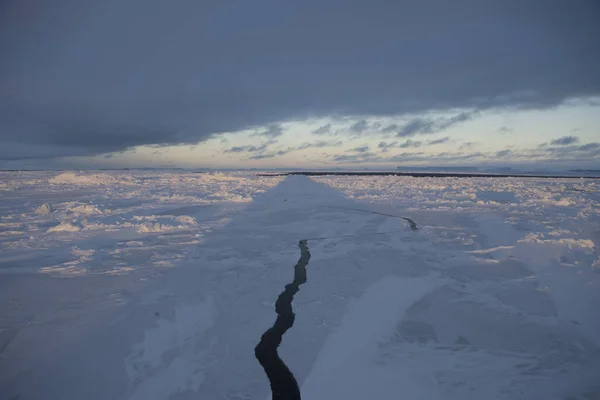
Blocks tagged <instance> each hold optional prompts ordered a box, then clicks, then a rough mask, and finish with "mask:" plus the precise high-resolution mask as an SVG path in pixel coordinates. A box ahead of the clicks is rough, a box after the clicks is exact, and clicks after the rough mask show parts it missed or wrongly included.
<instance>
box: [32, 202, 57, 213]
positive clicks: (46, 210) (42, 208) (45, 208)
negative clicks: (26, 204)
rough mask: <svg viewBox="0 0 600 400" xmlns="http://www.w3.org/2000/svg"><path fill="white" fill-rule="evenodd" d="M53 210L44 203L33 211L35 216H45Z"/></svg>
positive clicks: (49, 205)
mask: <svg viewBox="0 0 600 400" xmlns="http://www.w3.org/2000/svg"><path fill="white" fill-rule="evenodd" d="M52 211H54V210H53V208H52V205H51V204H50V203H44V204H42V205H41V206H39V207H38V208H36V209H35V213H36V214H41V215H46V214H50V213H51V212H52Z"/></svg>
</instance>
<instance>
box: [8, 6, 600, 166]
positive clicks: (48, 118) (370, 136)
mask: <svg viewBox="0 0 600 400" xmlns="http://www.w3.org/2000/svg"><path fill="white" fill-rule="evenodd" d="M599 21H600V2H598V1H597V0H575V1H574V0H562V1H560V0H518V1H516V0H505V1H498V0H495V1H486V0H453V1H447V0H433V1H426V0H421V1H389V0H368V1H367V0H365V1H361V0H358V1H342V0H303V1H297V2H286V1H281V0H254V1H228V0H220V1H216V0H204V1H197V0H177V1H165V0H161V1H158V0H102V1H97V0H56V1H47V0H4V1H2V2H0V57H1V60H2V62H0V167H4V168H11V167H26V166H29V167H35V166H38V167H43V166H48V167H52V166H63V167H65V166H74V167H78V168H82V167H110V166H115V167H122V166H180V167H285V166H289V167H298V166H300V167H327V166H395V165H442V164H451V165H480V164H486V165H487V164H502V165H513V164H514V165H520V164H527V163H536V164H540V163H543V164H548V165H558V166H566V167H569V168H570V167H586V168H588V167H589V168H596V167H597V168H600V73H599V72H598V71H600V22H599Z"/></svg>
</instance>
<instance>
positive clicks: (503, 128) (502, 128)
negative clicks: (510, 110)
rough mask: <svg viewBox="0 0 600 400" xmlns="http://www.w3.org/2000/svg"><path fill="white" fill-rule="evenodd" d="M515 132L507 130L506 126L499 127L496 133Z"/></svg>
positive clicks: (511, 129)
mask: <svg viewBox="0 0 600 400" xmlns="http://www.w3.org/2000/svg"><path fill="white" fill-rule="evenodd" d="M514 131H515V130H514V129H513V128H509V127H508V126H501V127H500V128H499V129H498V132H500V133H513V132H514Z"/></svg>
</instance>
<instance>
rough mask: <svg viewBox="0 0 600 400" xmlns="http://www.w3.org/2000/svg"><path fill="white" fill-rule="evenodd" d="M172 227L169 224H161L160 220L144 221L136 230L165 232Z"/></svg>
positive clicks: (140, 231) (141, 231)
mask: <svg viewBox="0 0 600 400" xmlns="http://www.w3.org/2000/svg"><path fill="white" fill-rule="evenodd" d="M171 229H172V227H171V226H169V225H165V224H161V223H160V222H155V223H152V222H144V223H143V224H140V225H139V226H138V229H137V231H138V232H139V233H153V232H166V231H169V230H171Z"/></svg>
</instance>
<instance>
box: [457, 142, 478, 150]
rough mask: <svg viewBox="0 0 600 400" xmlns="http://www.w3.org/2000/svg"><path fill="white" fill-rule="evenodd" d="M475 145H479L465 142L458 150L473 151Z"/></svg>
mask: <svg viewBox="0 0 600 400" xmlns="http://www.w3.org/2000/svg"><path fill="white" fill-rule="evenodd" d="M475 145H477V143H475V142H465V143H463V144H461V145H460V146H459V147H458V149H459V150H468V149H472V148H473V147H475Z"/></svg>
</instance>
